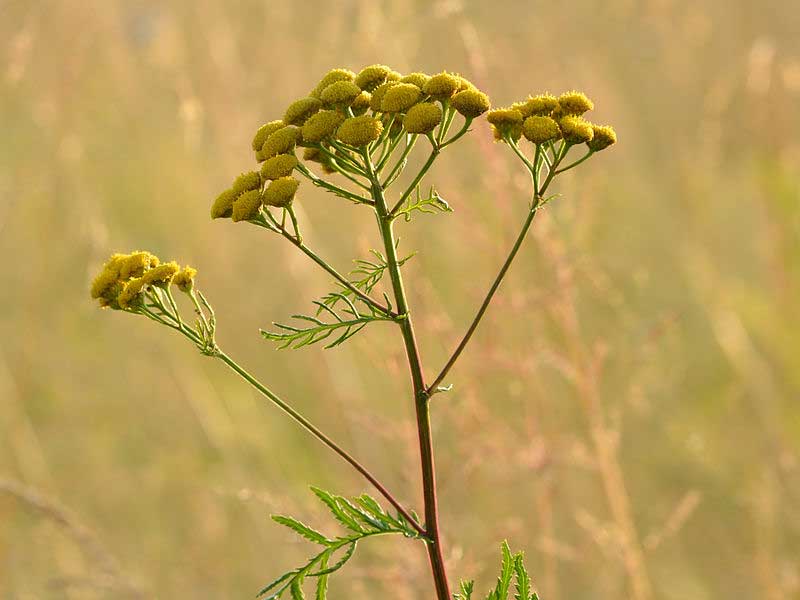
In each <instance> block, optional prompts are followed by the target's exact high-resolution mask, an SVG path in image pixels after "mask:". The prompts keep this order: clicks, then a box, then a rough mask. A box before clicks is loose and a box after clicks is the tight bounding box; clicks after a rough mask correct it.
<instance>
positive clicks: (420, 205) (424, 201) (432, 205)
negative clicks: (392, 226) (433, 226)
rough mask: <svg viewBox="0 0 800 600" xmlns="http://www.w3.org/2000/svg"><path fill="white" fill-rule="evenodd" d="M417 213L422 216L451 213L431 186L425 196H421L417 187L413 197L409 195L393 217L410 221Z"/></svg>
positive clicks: (443, 200) (451, 210) (447, 205)
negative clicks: (422, 214)
mask: <svg viewBox="0 0 800 600" xmlns="http://www.w3.org/2000/svg"><path fill="white" fill-rule="evenodd" d="M414 211H418V212H421V213H424V214H435V213H437V212H453V209H452V208H450V205H449V204H448V203H447V202H446V201H445V199H444V198H442V197H441V196H440V195H439V192H437V191H436V188H435V187H433V186H431V189H430V191H428V195H427V196H424V197H423V196H422V194H421V193H420V191H419V186H417V189H416V190H415V193H414V197H411V195H409V197H408V199H407V200H406V201H405V203H404V204H403V206H402V207H400V208H399V209H398V210H397V212H396V213H394V215H395V216H397V217H399V216H400V215H403V217H404V218H405V220H406V221H410V220H411V216H412V213H413V212H414Z"/></svg>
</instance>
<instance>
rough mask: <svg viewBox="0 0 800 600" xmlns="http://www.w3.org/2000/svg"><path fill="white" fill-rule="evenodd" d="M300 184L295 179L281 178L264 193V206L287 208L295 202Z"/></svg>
mask: <svg viewBox="0 0 800 600" xmlns="http://www.w3.org/2000/svg"><path fill="white" fill-rule="evenodd" d="M299 185H300V182H299V181H298V180H297V179H295V178H294V177H281V178H280V179H276V180H275V181H273V182H272V183H270V184H269V186H268V187H267V189H266V191H265V192H264V204H266V205H267V206H278V207H285V206H289V204H291V203H292V200H294V196H295V194H296V193H297V188H298V186H299Z"/></svg>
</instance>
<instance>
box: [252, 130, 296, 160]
mask: <svg viewBox="0 0 800 600" xmlns="http://www.w3.org/2000/svg"><path fill="white" fill-rule="evenodd" d="M299 134H300V129H299V128H298V127H296V126H294V125H286V126H285V127H281V128H280V129H278V131H276V132H275V133H273V134H272V135H270V136H269V137H268V138H267V141H265V142H264V146H262V148H261V154H262V156H263V157H264V160H266V159H268V158H272V157H273V156H275V155H277V154H287V153H289V152H291V151H292V150H294V147H295V145H297V138H298V136H299Z"/></svg>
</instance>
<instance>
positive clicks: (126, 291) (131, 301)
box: [109, 277, 145, 309]
mask: <svg viewBox="0 0 800 600" xmlns="http://www.w3.org/2000/svg"><path fill="white" fill-rule="evenodd" d="M144 286H145V281H144V279H143V278H142V277H138V278H136V279H131V280H130V281H128V282H127V283H126V284H125V286H124V287H123V288H122V291H121V292H120V293H119V295H118V296H117V297H116V305H117V306H119V308H121V309H126V308H132V307H134V306H135V305H136V304H138V303H139V302H141V298H142V293H143V292H144ZM109 306H110V307H111V308H115V306H114V303H113V302H112V303H110V304H109Z"/></svg>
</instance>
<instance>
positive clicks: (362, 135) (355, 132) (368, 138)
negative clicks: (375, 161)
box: [336, 115, 383, 148]
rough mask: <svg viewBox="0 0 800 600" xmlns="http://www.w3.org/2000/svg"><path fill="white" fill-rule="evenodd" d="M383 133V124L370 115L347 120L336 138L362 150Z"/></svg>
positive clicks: (340, 127)
mask: <svg viewBox="0 0 800 600" xmlns="http://www.w3.org/2000/svg"><path fill="white" fill-rule="evenodd" d="M382 132H383V123H381V122H380V121H378V120H377V119H375V118H373V117H370V116H369V115H362V116H360V117H351V118H349V119H347V120H345V122H344V123H342V124H341V125H340V126H339V129H338V130H337V131H336V138H337V139H338V140H339V141H341V142H344V143H345V144H349V145H351V146H355V147H356V148H360V147H362V146H366V145H367V144H369V143H370V142H374V141H375V140H377V139H378V138H379V137H380V135H381V133H382Z"/></svg>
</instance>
